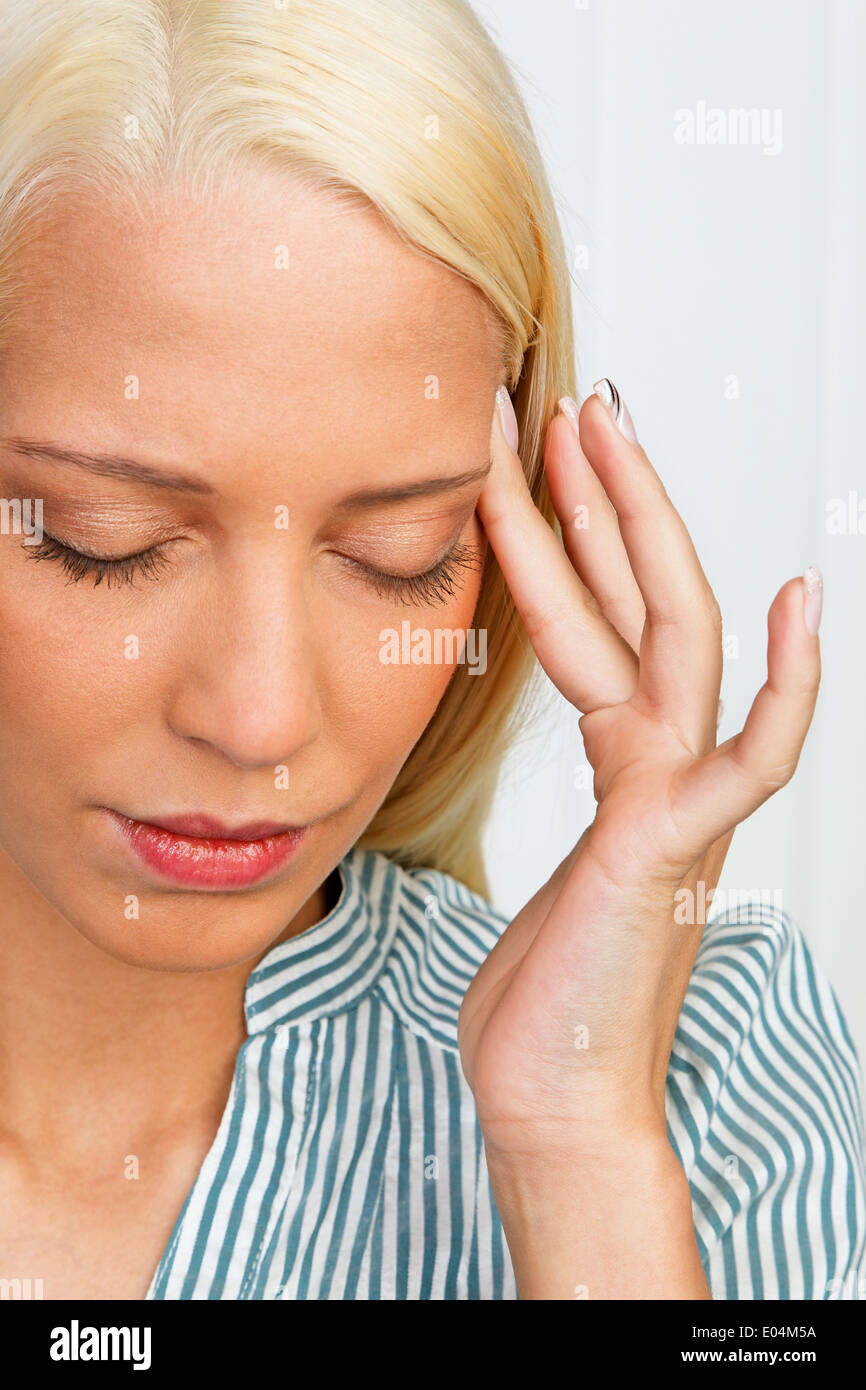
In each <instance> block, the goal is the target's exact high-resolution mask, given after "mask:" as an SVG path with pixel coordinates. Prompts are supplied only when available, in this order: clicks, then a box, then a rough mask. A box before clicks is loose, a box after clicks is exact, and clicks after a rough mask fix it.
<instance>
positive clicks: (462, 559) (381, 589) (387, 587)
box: [343, 544, 482, 606]
mask: <svg viewBox="0 0 866 1390" xmlns="http://www.w3.org/2000/svg"><path fill="white" fill-rule="evenodd" d="M343 558H344V559H345V560H347V561H348V563H349V564H351V565H352V566H353V567H354V568H355V569H358V570H360V571H361V573H362V576H363V577H364V579H365V580H366V582H367V583H368V584H369V585H370V586H371V588H373V589H374V590H375V592H376V593H377V594H378V595H379V596H380V598H385V599H392V600H393V599H396V600H397V602H399V603H405V604H413V605H418V606H421V605H425V604H426V605H430V604H436V603H445V602H446V601H447V600H448V599H449V598H453V597H454V594H455V593H456V591H457V587H458V579H459V576H460V574H461V573H462V572H463V571H464V570H478V569H480V568H481V565H482V557H481V555H480V553H479V551H478V550H477V549H476V548H475V547H474V546H471V545H460V544H458V545H455V546H453V547H452V549H451V550H449V551H448V554H447V555H443V557H442V559H441V560H437V562H436V564H435V565H433V566H431V568H430V569H428V570H424V571H423V572H422V573H421V574H389V573H388V571H387V570H378V569H374V568H372V566H370V565H364V564H362V563H361V561H360V560H354V559H352V558H351V557H350V556H344V557H343Z"/></svg>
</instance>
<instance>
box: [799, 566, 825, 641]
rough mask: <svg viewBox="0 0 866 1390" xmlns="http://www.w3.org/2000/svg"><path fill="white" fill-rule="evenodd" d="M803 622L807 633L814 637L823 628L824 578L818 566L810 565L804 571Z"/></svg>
mask: <svg viewBox="0 0 866 1390" xmlns="http://www.w3.org/2000/svg"><path fill="white" fill-rule="evenodd" d="M803 589H804V591H805V592H804V596H803V622H804V623H805V624H806V631H807V632H808V633H811V635H812V636H813V637H814V636H815V633H816V632H817V631H818V628H819V627H820V626H821V608H822V606H823V602H824V577H823V575H822V574H821V571H820V570H819V569H818V567H817V565H810V566H809V568H808V569H807V570H804V571H803Z"/></svg>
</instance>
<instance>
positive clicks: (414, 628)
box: [320, 518, 487, 781]
mask: <svg viewBox="0 0 866 1390" xmlns="http://www.w3.org/2000/svg"><path fill="white" fill-rule="evenodd" d="M465 539H466V541H467V542H469V543H472V544H475V545H476V546H478V547H479V551H480V552H481V556H482V558H483V533H482V531H481V528H480V526H479V525H478V523H477V522H476V521H475V520H474V518H473V523H472V525H471V527H470V528H468V530H467V533H466V537H465ZM481 578H482V569H481V559H479V566H478V569H477V570H464V571H462V573H461V574H460V575H459V577H458V586H455V593H454V596H453V597H452V598H450V599H449V600H448V601H447V602H445V603H443V604H441V605H436V606H433V605H430V606H423V607H422V606H420V605H412V604H405V605H400V604H396V603H394V604H391V603H380V604H376V605H373V606H372V610H364V611H360V610H359V611H358V612H356V613H355V614H354V616H353V618H352V619H351V627H352V632H351V638H349V637H348V635H347V633H346V630H345V625H344V626H343V627H342V628H340V627H338V628H336V629H335V628H334V626H331V628H330V630H331V632H332V633H333V632H334V631H335V630H339V631H341V632H342V636H341V638H340V640H337V639H335V638H334V637H333V636H332V638H331V640H330V641H329V642H327V643H326V644H324V645H323V647H322V649H321V651H320V661H321V665H320V670H321V671H322V673H323V674H322V679H321V681H320V692H321V694H322V703H323V710H324V712H325V716H326V725H325V727H326V729H327V730H328V731H329V732H328V734H327V735H326V738H328V740H329V741H331V740H332V739H336V741H337V743H338V744H339V746H340V748H341V749H342V751H343V753H344V755H345V757H346V758H347V760H348V762H347V765H349V766H353V767H354V768H355V769H356V777H357V776H358V774H360V776H361V777H363V776H364V775H365V773H364V771H363V770H362V769H361V768H360V767H359V764H363V767H364V768H366V769H367V770H370V775H372V776H374V777H375V778H376V779H377V780H381V781H386V780H388V779H390V780H393V778H394V777H396V775H397V773H398V772H399V770H400V768H401V767H402V765H403V763H404V762H405V761H406V758H407V757H408V755H409V753H410V752H411V750H412V748H413V746H414V744H415V743H416V742H417V741H418V739H419V738H420V737H421V734H422V733H423V732H424V729H425V728H426V726H427V725H428V724H429V722H430V720H431V719H432V718H433V715H434V714H435V712H436V708H437V706H438V704H439V702H440V700H441V698H442V696H443V695H444V693H445V690H446V688H447V686H448V683H449V681H450V680H451V677H452V675H453V673H454V670H455V666H456V659H457V654H458V652H459V646H458V643H457V634H458V633H462V634H464V635H465V634H466V632H467V629H471V624H472V619H473V615H474V612H475V608H476V604H477V602H478V595H479V592H480V589H481ZM343 619H344V620H345V612H344V613H343ZM324 630H325V629H324V627H323V629H322V631H324ZM486 636H487V634H486V633H478V632H476V631H474V630H471V634H470V637H469V639H468V640H467V641H466V644H465V650H464V653H463V661H464V662H466V663H467V664H470V665H473V666H475V667H477V668H478V675H477V676H476V677H475V679H483V674H482V672H483V670H484V668H485V666H486V660H485V658H486ZM380 774H381V776H380Z"/></svg>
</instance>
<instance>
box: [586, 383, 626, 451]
mask: <svg viewBox="0 0 866 1390" xmlns="http://www.w3.org/2000/svg"><path fill="white" fill-rule="evenodd" d="M592 389H593V391H594V392H595V394H596V395H597V396H598V398H599V400H600V401H601V402H602V403H603V404H604V405H605V406H607V409H608V412H609V413H610V417H611V419H612V420H613V423H614V424H615V425H616V427H617V429H618V430H619V432H620V434H621V435H624V437H625V438H626V439H628V440H629V441H630V442H631V443H632V444H637V432H636V430H635V427H634V421H633V420H632V418H631V416H630V415H629V413H628V406H627V405H626V403H625V401H624V400H623V398H622V396H621V395H620V394H619V392H618V391H617V389H616V387H615V386H614V384H613V382H612V381H611V380H610V379H609V378H608V377H606V376H603V377H602V379H601V381H594V382H593V384H592Z"/></svg>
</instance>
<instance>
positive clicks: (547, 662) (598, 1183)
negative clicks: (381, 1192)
mask: <svg viewBox="0 0 866 1390" xmlns="http://www.w3.org/2000/svg"><path fill="white" fill-rule="evenodd" d="M605 394H606V395H607V396H608V398H609V399H613V400H615V396H611V393H610V390H609V386H608V384H605ZM505 399H506V401H507V396H506V397H505ZM510 409H511V408H510V402H508V406H507V411H506V414H505V429H506V430H508V431H509V432H510V433H511V440H510V441H509V439H508V438H507V437H506V433H505V431H504V429H503V425H502V423H501V417H500V415H499V410H497V411H496V412H495V418H494V424H493V429H492V437H491V440H492V455H493V465H494V466H493V468H492V470H491V473H490V475H489V478H488V480H487V482H486V484H485V487H484V490H483V492H482V494H481V497H480V499H479V504H478V515H479V517H480V519H481V522H482V524H483V526H484V529H485V532H486V534H487V537H488V539H489V541H490V543H491V545H492V547H493V550H494V551H495V554H496V557H497V559H498V561H499V564H500V566H501V568H502V570H503V573H504V574H505V577H506V580H507V582H508V585H509V588H510V590H511V592H512V594H513V596H514V599H515V603H516V605H517V608H518V610H519V612H520V614H521V617H522V619H523V622H524V623H525V625H526V628H527V631H528V634H529V637H530V639H531V641H532V644H533V647H534V649H535V652H536V654H537V656H538V659H539V661H540V663H541V665H542V666H543V668H544V670H545V671H546V672H547V674H548V676H549V677H550V679H551V680H552V681H553V683H554V684H555V685H556V686H557V688H558V689H559V691H560V692H561V693H562V694H563V695H564V696H565V698H566V699H567V700H569V701H570V702H571V703H572V704H574V705H575V706H576V707H577V708H578V709H580V710H581V711H582V712H583V718H582V719H581V720H580V727H581V731H582V733H583V736H584V741H585V748H586V755H587V757H588V759H589V762H590V764H591V765H592V768H593V770H594V774H595V776H594V790H595V796H596V800H597V802H598V807H597V811H596V815H595V819H594V821H593V822H592V825H591V826H590V827H589V828H588V830H587V831H586V832H585V833H584V834H583V835H582V836H581V838H580V840H579V842H578V843H577V844H576V845H575V847H574V849H573V850H572V852H571V853H570V854H569V855H568V856H567V857H566V859H565V860H564V861H563V862H562V864H560V866H559V867H558V869H557V870H556V871H555V873H554V874H553V875H552V877H551V878H550V879H549V880H548V882H547V883H546V884H545V885H544V886H543V887H542V888H541V889H540V890H539V892H538V893H536V895H535V896H534V897H533V898H532V899H531V901H530V902H529V903H528V904H527V905H526V907H525V908H523V910H522V911H521V912H520V913H519V914H518V915H517V917H516V918H515V919H514V921H513V922H512V923H511V924H510V926H509V927H508V928H507V930H506V931H505V932H504V933H503V936H502V938H501V939H500V941H499V942H498V943H497V945H496V947H495V948H494V950H493V951H492V952H491V953H490V955H489V957H488V958H487V960H486V961H485V962H484V964H483V966H482V967H481V969H480V970H479V972H478V974H477V976H476V978H475V979H474V981H473V983H472V985H471V987H470V989H469V991H468V992H467V995H466V998H465V1000H464V1004H463V1008H462V1011H461V1017H460V1049H461V1058H462V1063H463V1069H464V1072H465V1074H466V1077H467V1080H468V1081H469V1084H470V1086H471V1087H472V1090H473V1094H474V1097H475V1102H476V1106H477V1110H478V1116H479V1121H480V1124H481V1128H482V1132H483V1134H484V1139H485V1148H486V1151H487V1156H488V1163H489V1166H490V1170H491V1178H492V1180H493V1183H494V1190H495V1192H496V1195H497V1202H498V1205H499V1206H500V1212H501V1214H502V1215H503V1220H504V1222H505V1226H506V1233H507V1234H508V1235H509V1244H510V1245H512V1253H514V1246H515V1245H516V1246H518V1247H520V1248H521V1249H522V1252H523V1253H522V1255H521V1264H522V1269H523V1278H524V1281H525V1286H526V1287H525V1289H523V1290H521V1295H522V1296H543V1290H544V1289H545V1288H546V1285H545V1276H544V1270H543V1269H542V1267H540V1266H539V1265H538V1263H537V1260H538V1258H539V1257H538V1251H537V1248H536V1246H537V1240H535V1241H533V1243H532V1252H531V1254H530V1253H529V1240H528V1235H527V1231H526V1229H525V1228H526V1224H527V1221H528V1219H529V1213H530V1212H532V1215H533V1221H532V1224H533V1227H534V1229H535V1231H536V1234H537V1231H538V1230H539V1229H544V1228H546V1227H547V1226H548V1225H550V1227H551V1230H550V1232H549V1234H551V1235H552V1233H553V1231H554V1230H555V1231H556V1233H557V1236H558V1237H561V1238H562V1239H563V1240H564V1241H565V1248H564V1249H563V1250H562V1251H561V1255H562V1257H563V1259H565V1260H566V1261H568V1260H569V1259H570V1258H571V1249H572V1247H571V1244H570V1237H569V1236H568V1235H567V1234H566V1232H565V1231H564V1230H563V1229H562V1223H561V1222H560V1220H559V1215H562V1208H563V1206H565V1207H566V1208H568V1210H569V1211H571V1212H572V1215H573V1218H574V1220H575V1221H576V1220H577V1216H578V1209H579V1208H581V1202H582V1201H584V1202H585V1201H588V1200H589V1198H588V1195H587V1194H586V1191H585V1188H584V1187H583V1184H584V1183H585V1182H586V1181H587V1180H588V1175H594V1177H593V1182H594V1184H595V1190H596V1192H597V1193H599V1192H600V1191H606V1192H607V1196H606V1199H605V1201H606V1202H609V1203H610V1204H612V1205H610V1207H609V1208H608V1206H606V1205H605V1202H602V1207H603V1208H604V1209H605V1210H606V1211H608V1217H609V1219H608V1220H607V1222H606V1227H605V1229H606V1231H607V1232H611V1231H612V1230H614V1229H615V1228H616V1224H617V1220H616V1216H615V1215H614V1210H615V1209H617V1207H618V1204H617V1197H616V1190H615V1189H616V1187H617V1184H616V1183H614V1189H612V1190H607V1189H606V1188H605V1183H607V1182H608V1181H609V1177H610V1174H611V1173H615V1172H618V1171H622V1172H623V1173H625V1174H628V1173H629V1172H630V1173H631V1175H632V1179H633V1180H634V1181H633V1182H632V1187H633V1186H634V1182H635V1181H636V1182H637V1183H638V1185H639V1186H640V1183H641V1181H642V1180H645V1181H647V1182H652V1183H653V1184H654V1186H655V1192H656V1198H658V1193H659V1192H660V1191H661V1192H669V1194H670V1208H669V1209H668V1208H667V1207H666V1206H665V1203H664V1202H662V1203H661V1204H660V1205H658V1204H657V1205H658V1212H659V1213H662V1212H664V1213H666V1215H665V1218H664V1221H663V1226H664V1231H665V1233H666V1234H665V1236H663V1238H662V1245H663V1246H664V1244H665V1239H666V1238H667V1237H669V1236H670V1235H671V1233H672V1232H673V1231H675V1230H676V1231H678V1232H679V1243H678V1244H677V1245H676V1252H677V1253H673V1252H671V1268H672V1274H671V1277H672V1280H673V1291H672V1292H669V1293H668V1294H665V1293H660V1294H656V1295H652V1296H658V1297H665V1296H672V1297H706V1296H707V1290H706V1285H705V1282H704V1281H703V1276H702V1273H701V1272H700V1265H699V1262H697V1252H696V1249H695V1246H694V1235H693V1231H692V1232H690V1222H689V1220H688V1216H687V1209H686V1204H685V1199H686V1195H687V1188H686V1189H685V1191H684V1189H683V1185H682V1182H680V1179H682V1180H683V1182H684V1179H683V1175H682V1171H681V1170H678V1169H677V1167H676V1160H675V1158H674V1156H673V1153H672V1150H670V1148H669V1145H668V1144H667V1138H666V1128H665V1077H666V1073H667V1066H668V1060H669V1056H670V1050H671V1045H672V1042H673V1037H674V1033H675V1031H676V1026H677V1020H678V1017H679V1013H680V1009H681V1007H682V1002H683V997H684V995H685V991H686V988H687V985H688V979H689V975H690V972H691V969H692V966H693V963H694V957H695V953H696V951H697V947H698V944H699V937H700V924H698V925H682V924H680V923H678V922H677V921H676V920H675V916H674V912H675V895H676V894H678V892H679V891H680V890H682V889H683V888H687V889H688V888H690V889H691V890H692V891H694V890H695V888H696V885H697V883H698V882H699V881H700V880H703V882H704V884H705V885H706V891H707V892H709V891H710V890H711V889H713V888H715V885H716V883H717V881H718V876H719V873H720V870H721V866H722V862H723V860H724V856H725V853H726V851H727V848H728V845H729V843H730V838H731V834H732V833H733V829H734V827H735V826H736V825H737V823H738V822H740V821H742V820H744V819H745V818H746V817H747V816H749V815H750V814H751V813H752V812H753V811H754V810H755V809H756V808H757V807H758V806H760V805H761V803H762V802H763V801H765V800H766V799H767V798H768V797H769V796H771V795H772V793H773V792H775V791H777V790H778V789H779V788H780V787H782V786H783V785H784V784H785V783H786V782H787V781H788V780H789V779H790V777H791V776H792V774H793V772H794V770H795V768H796V766H797V761H798V758H799V755H800V751H801V748H802V745H803V741H804V739H805V736H806V733H807V730H808V727H809V723H810V720H811V717H812V712H813V709H814V705H815V700H816V696H817V690H818V683H819V679H820V655H819V644H818V639H817V636H816V631H817V619H818V616H819V614H820V587H819V586H820V576H819V575H818V574H817V571H813V570H811V571H807V572H806V576H805V577H804V578H796V579H791V580H789V581H788V582H787V583H786V584H784V585H783V586H782V588H781V589H780V591H779V593H778V594H777V595H776V598H775V599H774V601H773V604H772V606H771V608H770V611H769V619H768V626H769V642H768V654H767V660H768V679H767V681H766V683H765V685H764V686H763V687H762V688H761V690H760V691H759V692H758V694H757V695H756V697H755V700H754V703H753V705H752V708H751V710H750V712H749V716H748V718H747V720H746V723H745V726H744V728H743V730H742V731H741V732H740V733H739V734H737V735H736V736H734V737H733V738H730V739H728V740H727V742H725V743H724V744H722V745H721V746H719V747H716V724H717V712H718V701H719V687H720V682H721V672H722V644H721V616H720V613H719V607H718V604H717V602H716V600H715V598H714V596H713V593H712V590H711V589H710V586H709V584H708V583H707V580H706V577H705V575H704V572H703V570H702V568H701V565H700V562H699V560H698V557H697V555H696V553H695V549H694V546H693V545H692V542H691V539H690V537H689V535H688V532H687V531H686V528H685V526H684V524H683V522H682V520H681V518H680V517H679V515H678V514H677V512H676V511H675V509H674V507H673V505H672V503H671V501H670V499H669V498H668V496H667V494H666V492H665V489H664V487H663V486H662V483H661V481H660V479H659V477H658V475H657V473H656V472H655V470H654V469H653V467H652V465H651V464H650V462H649V459H648V458H647V456H646V454H645V452H644V450H643V449H642V448H641V446H640V445H639V444H638V443H637V442H636V440H635V439H634V437H633V427H631V422H630V419H629V417H628V415H627V413H626V415H625V421H626V424H625V426H624V428H625V429H626V431H627V432H628V434H631V435H632V437H631V438H629V437H627V434H625V433H623V432H622V430H621V429H620V428H618V427H617V425H616V423H615V422H614V419H613V418H612V415H611V413H610V410H609V409H608V408H606V404H605V403H604V402H603V399H602V398H600V397H599V396H598V395H593V396H591V397H589V399H588V400H587V401H586V402H585V403H584V405H583V408H582V409H581V411H580V412H579V416H578V412H577V408H576V406H575V405H574V403H573V402H566V403H565V405H564V410H563V412H562V413H560V414H558V415H557V416H556V417H555V418H554V419H553V420H552V422H551V424H550V427H549V430H548V434H547V439H546V443H545V468H546V472H547V477H548V482H549V486H550V490H551V495H552V497H553V501H554V506H555V508H556V512H557V516H558V518H559V520H560V523H561V526H562V532H563V541H564V547H563V544H561V543H560V541H559V539H558V538H557V537H556V535H555V534H554V532H553V531H552V530H551V528H550V527H549V526H548V524H547V523H546V521H545V520H544V518H543V517H542V516H541V514H540V513H539V512H538V510H537V509H536V507H535V506H534V504H533V501H532V498H531V496H530V493H529V491H528V489H527V486H526V482H525V479H524V475H523V471H522V467H521V464H520V460H519V457H518V455H517V453H516V452H515V448H514V445H515V444H516V422H514V420H513V412H511V415H510V417H509V415H508V413H507V412H508V411H510ZM580 507H586V508H587V512H586V513H579V515H580V516H581V517H588V523H589V524H588V525H587V526H580V527H575V526H574V525H573V524H572V523H573V519H574V517H575V509H576V508H580ZM670 1160H672V1161H673V1166H671V1163H670ZM602 1172H604V1173H605V1174H606V1175H607V1176H606V1177H605V1178H604V1179H603V1180H602V1178H601V1174H602ZM677 1172H678V1174H679V1177H677ZM569 1175H570V1176H569ZM652 1175H655V1176H652ZM545 1184H547V1191H548V1194H549V1198H548V1199H543V1198H541V1197H540V1196H538V1194H539V1193H540V1192H542V1191H543V1190H544V1189H545ZM582 1193H583V1194H584V1196H583V1197H581V1194H582ZM531 1194H536V1195H535V1196H533V1195H531ZM570 1194H573V1198H572V1195H570ZM630 1200H631V1199H630V1198H629V1199H626V1198H625V1196H623V1201H622V1202H621V1203H619V1207H618V1209H619V1210H620V1211H621V1212H622V1213H623V1215H625V1213H626V1211H630ZM575 1204H576V1205H575ZM583 1215H584V1218H585V1215H586V1213H585V1212H584V1214H583ZM563 1219H564V1220H565V1221H566V1225H567V1221H568V1218H567V1217H563ZM629 1221H631V1217H629ZM509 1226H510V1230H509ZM649 1233H650V1228H649V1227H648V1228H647V1231H646V1235H647V1239H648V1241H649ZM553 1243H554V1244H556V1241H554V1242H553ZM650 1243H651V1244H652V1245H653V1247H654V1248H655V1247H657V1246H658V1239H657V1238H656V1237H654V1238H653V1241H652V1242H650ZM632 1245H633V1241H632ZM575 1253H576V1252H575ZM649 1253H650V1252H649V1244H648V1247H647V1254H648V1255H649ZM552 1258H553V1260H554V1267H555V1268H556V1270H557V1273H556V1275H555V1285H556V1287H557V1288H559V1287H560V1281H561V1279H562V1278H564V1279H565V1280H566V1281H567V1279H568V1278H569V1277H570V1276H569V1275H568V1274H567V1273H565V1272H564V1271H563V1270H561V1269H560V1268H559V1265H558V1264H557V1262H556V1258H555V1257H552ZM616 1258H617V1257H616V1243H615V1242H614V1247H613V1251H612V1253H611V1255H610V1259H608V1260H607V1261H605V1260H604V1259H602V1265H603V1272H602V1273H600V1274H599V1275H598V1276H597V1277H599V1278H600V1279H601V1284H602V1285H603V1286H604V1287H608V1284H607V1281H608V1279H609V1278H610V1279H613V1284H612V1285H611V1286H610V1287H611V1288H613V1289H615V1288H616V1271H615V1269H614V1268H612V1267H611V1265H612V1264H614V1265H615V1264H616ZM587 1259H588V1260H589V1263H593V1261H594V1260H595V1255H594V1254H588V1255H587ZM638 1264H639V1262H638ZM517 1268H518V1261H517V1260H515V1269H516V1270H517ZM544 1268H546V1266H545V1267H544ZM519 1277H520V1276H519ZM681 1279H684V1280H685V1283H684V1284H682V1285H680V1284H679V1283H677V1280H681ZM563 1296H569V1295H568V1293H567V1292H566V1293H565V1294H564V1295H563ZM597 1296H608V1297H615V1296H625V1297H628V1296H635V1297H642V1296H646V1294H645V1293H643V1294H641V1293H634V1294H633V1295H630V1294H629V1293H628V1292H623V1291H622V1289H620V1290H619V1293H617V1292H608V1293H606V1294H601V1295H597Z"/></svg>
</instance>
